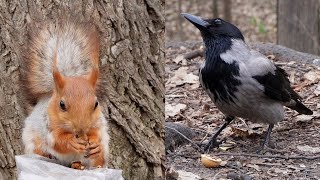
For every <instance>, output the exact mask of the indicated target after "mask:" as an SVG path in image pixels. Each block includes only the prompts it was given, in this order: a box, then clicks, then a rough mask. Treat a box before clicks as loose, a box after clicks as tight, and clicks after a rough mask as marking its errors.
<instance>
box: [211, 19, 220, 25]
mask: <svg viewBox="0 0 320 180" xmlns="http://www.w3.org/2000/svg"><path fill="white" fill-rule="evenodd" d="M213 23H214V24H215V25H220V24H222V21H221V19H215V20H214V21H213Z"/></svg>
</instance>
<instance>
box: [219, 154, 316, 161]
mask: <svg viewBox="0 0 320 180" xmlns="http://www.w3.org/2000/svg"><path fill="white" fill-rule="evenodd" d="M215 156H248V157H258V158H274V159H286V160H289V159H307V160H315V159H320V155H318V156H285V155H261V154H248V153H218V154H215Z"/></svg>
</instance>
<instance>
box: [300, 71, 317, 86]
mask: <svg viewBox="0 0 320 180" xmlns="http://www.w3.org/2000/svg"><path fill="white" fill-rule="evenodd" d="M303 77H304V79H306V80H309V81H311V82H312V83H315V82H317V81H319V80H320V73H319V72H316V71H309V72H307V73H306V74H304V75H303Z"/></svg>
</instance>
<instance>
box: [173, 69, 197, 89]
mask: <svg viewBox="0 0 320 180" xmlns="http://www.w3.org/2000/svg"><path fill="white" fill-rule="evenodd" d="M187 70H188V67H180V68H179V69H178V70H177V71H175V73H174V76H173V77H172V78H170V79H169V82H170V84H173V85H175V86H179V85H183V84H186V83H188V84H199V76H196V75H194V74H192V73H187Z"/></svg>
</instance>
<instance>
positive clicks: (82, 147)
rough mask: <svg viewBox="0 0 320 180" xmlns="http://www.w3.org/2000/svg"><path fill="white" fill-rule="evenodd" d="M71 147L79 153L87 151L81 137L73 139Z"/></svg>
mask: <svg viewBox="0 0 320 180" xmlns="http://www.w3.org/2000/svg"><path fill="white" fill-rule="evenodd" d="M70 145H71V149H73V150H74V151H75V152H78V153H85V152H86V144H83V143H81V141H79V139H72V140H71V141H70Z"/></svg>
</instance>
